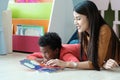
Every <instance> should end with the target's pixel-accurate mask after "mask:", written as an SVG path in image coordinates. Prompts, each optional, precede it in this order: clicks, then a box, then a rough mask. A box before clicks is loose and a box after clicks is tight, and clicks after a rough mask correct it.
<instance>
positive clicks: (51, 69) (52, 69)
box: [20, 59, 63, 73]
mask: <svg viewBox="0 0 120 80" xmlns="http://www.w3.org/2000/svg"><path fill="white" fill-rule="evenodd" d="M20 63H21V64H22V65H24V66H26V67H28V68H30V69H33V70H37V71H39V72H49V73H51V72H56V71H59V70H63V68H61V67H53V66H46V65H45V64H39V63H37V62H36V61H33V60H28V59H23V60H20Z"/></svg>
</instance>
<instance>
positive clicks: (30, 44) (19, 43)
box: [13, 35, 40, 52]
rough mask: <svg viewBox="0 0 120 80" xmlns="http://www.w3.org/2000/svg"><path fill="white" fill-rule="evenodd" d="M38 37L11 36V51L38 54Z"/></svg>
mask: <svg viewBox="0 0 120 80" xmlns="http://www.w3.org/2000/svg"><path fill="white" fill-rule="evenodd" d="M38 40H39V37H37V36H20V35H13V51H21V52H39V51H40V47H39V45H38Z"/></svg>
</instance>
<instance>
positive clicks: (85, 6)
mask: <svg viewBox="0 0 120 80" xmlns="http://www.w3.org/2000/svg"><path fill="white" fill-rule="evenodd" d="M74 11H75V12H77V13H78V14H83V15H85V16H87V18H88V22H89V27H90V33H89V34H88V33H87V32H82V33H81V55H80V57H81V58H82V56H83V53H84V51H83V48H84V47H86V48H87V55H88V59H89V60H91V61H92V63H93V66H94V68H95V69H96V70H100V68H99V65H98V60H97V59H98V39H99V32H100V27H101V26H102V25H103V24H106V22H105V20H104V19H103V18H102V16H101V14H100V12H99V10H98V8H97V7H96V5H95V4H94V3H93V2H91V1H83V2H80V3H78V4H77V5H76V6H75V7H74ZM87 36H89V37H90V42H88V41H87ZM87 45H88V46H87ZM81 61H82V59H81Z"/></svg>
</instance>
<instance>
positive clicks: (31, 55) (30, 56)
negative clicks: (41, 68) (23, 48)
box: [26, 52, 43, 60]
mask: <svg viewBox="0 0 120 80" xmlns="http://www.w3.org/2000/svg"><path fill="white" fill-rule="evenodd" d="M26 58H27V59H29V60H35V59H37V58H38V59H39V58H43V57H42V54H41V52H34V53H33V54H29V55H27V57H26Z"/></svg>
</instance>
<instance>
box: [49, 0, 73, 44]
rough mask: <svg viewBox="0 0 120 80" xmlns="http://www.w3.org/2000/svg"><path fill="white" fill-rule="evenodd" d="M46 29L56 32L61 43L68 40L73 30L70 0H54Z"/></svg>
mask: <svg viewBox="0 0 120 80" xmlns="http://www.w3.org/2000/svg"><path fill="white" fill-rule="evenodd" d="M48 31H49V32H57V33H58V34H59V35H60V37H61V38H62V42H63V43H67V42H68V40H69V39H70V37H71V36H72V34H73V33H74V32H75V25H74V22H73V3H72V0H54V2H53V8H52V13H51V18H50V24H49V27H48Z"/></svg>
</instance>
